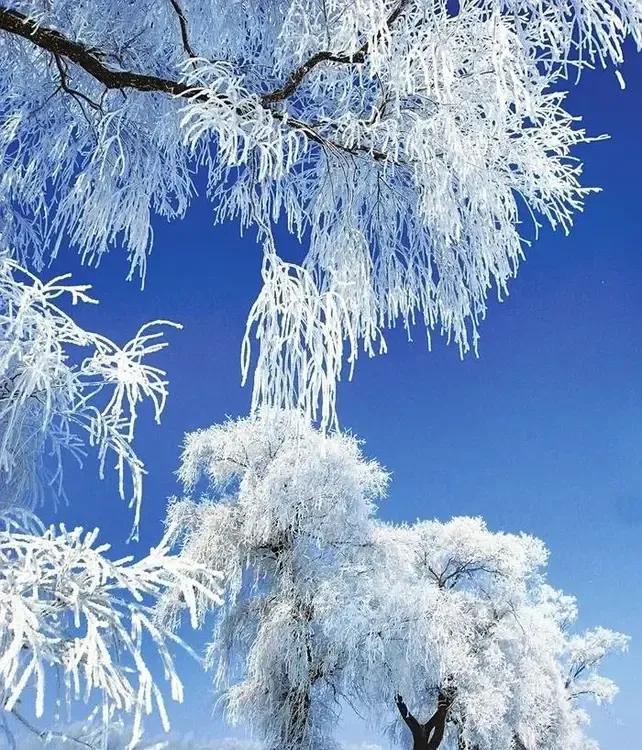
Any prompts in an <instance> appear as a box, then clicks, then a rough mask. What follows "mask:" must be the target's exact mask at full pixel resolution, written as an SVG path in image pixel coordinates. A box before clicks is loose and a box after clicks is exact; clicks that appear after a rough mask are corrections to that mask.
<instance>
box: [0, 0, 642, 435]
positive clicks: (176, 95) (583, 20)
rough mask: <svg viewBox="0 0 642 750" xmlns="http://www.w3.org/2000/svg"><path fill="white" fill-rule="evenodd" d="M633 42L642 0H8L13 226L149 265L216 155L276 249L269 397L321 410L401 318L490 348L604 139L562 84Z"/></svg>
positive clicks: (232, 215)
mask: <svg viewBox="0 0 642 750" xmlns="http://www.w3.org/2000/svg"><path fill="white" fill-rule="evenodd" d="M627 37H631V38H632V40H633V42H634V43H635V44H636V45H637V46H638V47H639V46H640V44H641V42H642V11H641V10H640V4H639V2H638V0H547V1H546V2H544V1H543V0H464V1H463V2H459V3H450V2H447V1H446V0H437V1H436V2H435V1H434V0H430V1H428V0H351V1H350V2H348V3H346V2H344V0H323V1H321V0H279V2H256V1H255V0H251V1H250V2H244V3H240V2H230V1H229V0H207V1H206V2H205V1H204V0H154V1H152V0H139V1H138V2H136V3H132V2H127V1H126V0H91V2H89V1H88V0H3V1H2V3H0V64H1V65H2V69H3V76H2V81H1V83H0V113H1V115H0V123H1V127H0V154H1V158H2V164H3V174H2V178H1V180H0V235H1V238H2V240H3V242H4V243H5V244H6V245H7V246H10V247H12V248H13V249H14V251H15V253H16V254H17V256H18V257H19V258H20V259H27V260H29V261H30V262H32V263H35V264H36V265H41V264H42V263H43V262H44V261H45V260H46V259H47V258H48V257H50V256H51V255H55V254H56V253H57V252H58V251H59V248H60V247H61V245H62V244H64V243H66V242H69V243H71V244H72V245H74V246H76V247H77V248H78V250H79V251H80V252H81V253H82V255H83V257H84V258H85V259H86V260H88V261H94V262H98V261H99V260H100V257H101V256H102V255H103V254H104V253H105V252H106V251H107V250H108V248H109V246H110V245H112V244H115V243H117V242H122V243H123V244H124V246H125V248H126V250H127V252H128V255H129V260H130V263H131V269H132V272H135V271H139V272H140V273H141V274H144V270H145V264H146V260H147V254H148V251H149V249H150V246H151V240H152V232H151V222H152V216H153V215H154V214H157V215H159V216H162V217H165V218H169V219H172V218H177V217H182V216H184V215H185V213H186V212H187V210H188V208H189V205H190V202H191V200H192V197H193V195H194V194H195V186H196V185H198V184H200V182H199V180H200V178H199V177H197V175H198V174H199V173H200V172H201V173H204V180H205V181H206V183H207V192H208V195H209V197H210V199H211V201H212V204H213V213H214V218H215V220H217V221H223V220H227V219H235V220H237V221H238V222H239V223H240V224H241V225H242V226H243V227H247V226H250V225H253V226H254V227H256V228H257V229H258V232H259V235H260V239H261V241H262V242H263V243H264V246H265V259H264V264H263V277H264V287H263V289H262V291H261V293H260V296H259V298H258V299H257V301H256V304H255V306H254V307H253V309H252V310H251V312H250V316H249V320H248V331H247V336H246V339H245V344H244V350H243V366H244V372H245V374H246V375H247V374H248V372H249V369H250V366H251V358H252V354H251V351H250V342H251V341H252V339H253V338H256V339H258V342H259V350H258V354H257V358H256V376H255V381H254V403H255V405H258V404H259V403H268V404H272V405H282V406H300V407H302V408H303V409H304V411H305V412H306V413H307V414H308V415H316V416H318V417H319V418H320V419H321V421H322V422H323V423H324V424H328V423H330V422H332V421H333V420H334V417H335V415H334V398H335V389H336V381H337V379H338V377H339V375H340V373H341V370H342V366H343V364H344V363H346V362H347V363H348V365H349V368H350V369H351V368H352V366H353V365H354V362H355V360H356V358H357V356H358V353H359V351H360V350H365V352H366V353H367V354H369V355H372V354H374V353H375V352H376V351H383V350H385V347H386V344H385V340H384V331H385V329H386V328H388V327H389V326H392V325H395V324H396V323H397V322H400V323H402V324H403V325H404V326H406V327H407V328H409V327H410V326H411V325H412V324H413V323H415V321H417V320H419V321H421V322H422V323H423V325H424V326H425V328H426V331H427V333H428V336H430V333H431V332H432V331H434V330H436V331H441V332H442V333H443V334H444V335H445V336H446V337H447V338H448V339H449V340H453V341H454V342H455V343H456V345H457V346H458V347H459V349H460V351H461V352H462V353H463V352H466V351H467V350H468V349H470V348H471V347H473V348H474V347H476V344H477V338H478V326H479V322H480V319H481V318H483V316H484V314H485V311H486V300H487V295H488V293H489V291H490V290H491V288H493V287H495V288H496V293H497V294H498V295H500V296H502V295H503V294H505V293H506V292H507V285H508V282H509V280H510V278H511V277H512V276H513V275H515V274H516V273H517V269H518V266H519V263H520V261H521V258H522V255H523V252H524V247H525V244H527V242H528V241H529V238H531V237H532V236H533V235H536V234H537V230H538V228H539V225H540V223H541V222H542V221H546V222H548V223H549V224H551V225H552V226H553V227H561V228H562V229H563V230H564V231H567V230H568V229H569V227H570V225H571V222H572V218H573V214H574V213H575V212H576V211H578V210H579V209H580V208H581V207H582V204H583V200H584V198H585V196H586V194H587V193H588V192H589V190H588V189H587V188H586V187H582V186H581V184H580V165H579V164H578V163H577V161H576V160H575V158H574V156H573V148H574V146H576V145H577V144H578V143H582V142H586V141H587V140H590V138H589V137H588V136H587V134H586V133H585V131H584V130H582V129H581V128H580V127H579V126H578V125H577V122H576V118H575V117H573V116H572V115H571V114H570V113H569V112H568V111H567V110H566V109H565V104H564V93H563V91H562V89H563V88H564V86H565V85H567V83H568V82H569V81H571V80H573V81H574V80H576V79H577V78H579V75H580V73H581V72H582V71H583V70H584V69H586V68H590V67H592V66H595V65H605V66H606V65H613V66H615V67H616V68H617V66H619V64H620V63H621V62H622V60H623V43H624V41H625V39H626V38H627ZM616 72H617V71H616ZM618 76H619V77H620V81H621V83H622V84H623V81H622V79H621V76H620V74H619V72H618ZM529 217H532V229H530V230H529V229H528V228H526V226H525V221H524V220H525V219H529ZM276 223H281V224H282V225H285V226H287V227H288V228H289V230H290V231H291V232H292V234H293V235H295V236H296V237H297V238H299V239H301V240H303V242H304V244H305V248H306V249H305V252H304V256H303V259H302V260H301V262H300V263H299V264H289V263H285V262H284V261H282V260H281V259H280V258H279V255H278V247H277V246H276V243H275V240H274V236H273V233H272V227H273V226H274V225H275V224H276ZM319 406H320V407H321V411H320V412H319V411H317V410H318V407H319Z"/></svg>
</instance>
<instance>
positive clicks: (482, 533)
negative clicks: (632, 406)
mask: <svg viewBox="0 0 642 750" xmlns="http://www.w3.org/2000/svg"><path fill="white" fill-rule="evenodd" d="M372 538H373V541H374V544H373V545H371V546H368V547H365V548H364V555H363V557H362V561H363V567H362V568H361V570H360V574H359V576H357V577H355V578H354V580H353V581H350V580H349V579H347V578H345V579H344V581H345V590H344V591H343V592H341V591H335V595H336V597H337V606H339V607H340V609H341V613H342V614H341V617H340V618H336V617H335V618H332V619H331V620H330V621H331V623H332V627H333V632H334V633H335V637H336V638H338V639H339V638H341V637H345V638H346V639H347V640H346V651H347V652H348V653H352V654H354V656H353V666H352V670H351V673H350V672H347V671H346V672H345V673H344V675H345V677H346V679H348V680H349V681H350V680H351V681H353V682H354V683H355V685H354V687H356V689H357V693H358V694H359V695H361V696H362V699H363V700H364V701H365V702H366V703H368V704H369V705H371V706H374V707H375V708H376V710H377V711H378V712H380V711H382V710H383V709H384V706H385V704H386V703H387V704H388V705H389V706H392V705H393V701H394V702H395V703H396V705H397V709H398V713H399V718H400V720H399V721H398V723H397V725H396V730H397V735H399V733H401V735H402V736H403V735H404V733H407V731H408V729H409V730H410V734H411V735H412V738H413V748H414V750H436V748H443V749H444V750H445V749H446V748H448V750H451V748H452V750H514V749H515V748H516V747H517V748H520V747H521V748H524V749H525V750H584V749H585V748H587V747H589V742H588V740H587V739H586V737H585V734H584V731H583V725H584V723H585V720H586V714H585V712H584V710H583V706H582V705H578V704H577V702H576V700H575V699H576V698H578V697H579V696H580V695H585V696H592V697H593V698H594V699H595V700H597V701H598V702H601V701H605V700H606V701H610V700H611V699H612V698H613V697H614V695H615V693H616V692H617V691H616V688H615V685H614V684H613V683H612V682H611V681H610V680H607V679H606V678H603V677H600V676H599V675H598V674H597V673H596V671H595V670H596V668H597V666H598V664H599V662H600V661H601V660H602V658H603V657H604V656H605V655H606V654H607V653H608V652H610V651H613V650H619V649H622V648H625V647H626V645H627V641H628V639H627V638H626V637H625V636H623V635H621V634H619V633H614V632H612V631H609V630H606V629H603V628H598V629H597V630H595V631H591V632H589V633H585V634H582V635H575V634H572V633H571V632H570V630H569V628H570V626H571V625H572V622H573V620H574V618H575V616H576V605H575V601H574V599H573V598H572V597H568V596H564V595H563V594H561V592H559V591H556V590H554V589H552V588H551V587H550V586H548V585H547V584H546V581H545V575H544V573H545V570H544V566H545V563H546V560H547V550H546V548H545V547H544V545H543V543H542V542H541V541H540V540H538V539H535V538H533V537H530V536H528V535H523V534H522V535H519V536H516V535H512V534H503V533H494V532H491V531H489V530H488V529H487V527H486V525H485V524H484V523H483V521H481V520H480V519H476V518H455V519H452V520H451V521H448V522H446V523H442V522H437V521H429V522H425V521H420V522H417V523H415V524H413V525H412V526H402V527H394V526H389V525H383V524H376V526H375V528H374V530H373V535H372ZM333 585H334V584H333ZM353 689H354V688H353ZM377 715H380V713H378V714H377ZM405 725H407V728H406V726H405Z"/></svg>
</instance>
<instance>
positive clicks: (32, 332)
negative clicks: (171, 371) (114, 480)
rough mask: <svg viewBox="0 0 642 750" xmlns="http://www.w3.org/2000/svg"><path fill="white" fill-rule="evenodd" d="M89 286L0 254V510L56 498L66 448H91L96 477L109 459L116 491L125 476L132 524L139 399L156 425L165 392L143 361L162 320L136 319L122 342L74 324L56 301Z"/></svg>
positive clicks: (137, 497) (138, 465) (138, 481)
mask: <svg viewBox="0 0 642 750" xmlns="http://www.w3.org/2000/svg"><path fill="white" fill-rule="evenodd" d="M89 290H90V287H89V286H87V285H77V284H71V283H70V282H69V277H68V276H59V277H57V278H53V279H51V280H50V281H47V282H43V281H41V280H39V279H38V278H37V277H36V276H34V275H33V274H31V273H30V272H29V271H27V270H26V269H25V268H22V267H21V266H19V265H18V264H17V263H16V262H15V261H12V260H10V259H9V258H8V257H7V256H6V255H3V256H1V257H0V486H1V487H2V491H3V497H2V500H1V501H0V506H1V507H3V508H7V507H9V508H12V507H16V506H26V507H31V508H33V507H34V506H36V505H37V504H38V502H39V501H40V500H41V498H42V496H43V494H44V493H45V492H46V491H47V490H48V489H50V490H51V491H52V493H53V494H54V496H55V497H56V498H58V497H60V495H62V494H63V488H62V471H63V460H64V457H65V454H70V455H71V456H72V457H74V458H76V459H77V460H79V461H81V460H82V458H83V455H84V453H85V445H86V444H87V443H88V444H89V445H90V446H93V447H95V449H96V451H97V454H98V458H99V462H100V472H101V475H102V474H103V472H104V469H105V465H106V462H107V461H108V460H112V459H113V460H114V461H115V467H116V470H117V472H118V476H119V488H120V494H121V497H125V493H126V480H127V476H129V477H130V479H131V485H132V489H131V505H132V506H133V507H134V513H135V515H134V528H136V527H137V525H138V519H139V510H140V503H141V498H142V480H143V474H144V466H143V463H142V461H141V460H140V458H139V457H138V456H137V455H136V453H135V451H134V449H133V445H132V442H133V439H134V432H135V424H136V418H137V412H138V408H139V405H140V403H141V402H142V401H144V400H147V401H149V403H150V404H151V405H152V407H153V411H154V418H155V419H156V421H157V422H158V421H159V420H160V417H161V413H162V411H163V409H164V407H165V401H166V398H167V380H166V379H165V372H164V371H163V370H161V369H159V368H158V367H155V366H153V365H151V364H148V362H147V358H148V357H149V356H150V355H153V354H155V353H157V352H159V351H161V350H162V349H164V348H165V347H166V346H167V343H166V342H165V341H163V338H162V337H163V328H166V327H168V326H171V327H177V328H179V327H180V326H178V325H177V324H175V323H171V322H168V321H161V320H158V321H154V322H152V323H148V324H145V325H143V326H142V327H141V328H140V329H139V331H138V333H137V334H136V336H135V337H134V338H133V339H132V340H131V341H129V342H128V343H127V344H125V345H124V346H122V347H121V346H118V345H117V344H115V343H114V342H112V341H110V340H109V339H108V338H106V337H104V336H102V335H100V334H97V333H93V332H91V331H87V330H85V329H83V328H81V327H80V326H79V325H78V324H77V323H76V322H75V321H74V320H73V318H72V317H71V316H70V315H69V313H67V312H66V311H65V310H63V308H62V307H60V306H59V300H61V299H64V298H66V299H67V300H68V302H70V303H71V304H72V305H76V304H78V303H86V304H94V303H95V302H96V300H94V299H93V298H92V297H90V296H89Z"/></svg>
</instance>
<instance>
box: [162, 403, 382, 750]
mask: <svg viewBox="0 0 642 750" xmlns="http://www.w3.org/2000/svg"><path fill="white" fill-rule="evenodd" d="M180 476H181V478H182V480H183V481H184V482H185V484H186V486H187V487H188V488H191V489H193V488H194V487H195V485H197V483H198V481H199V480H200V479H201V478H203V477H204V478H206V479H207V481H208V484H209V488H208V493H209V495H210V497H209V499H204V500H202V501H201V502H194V501H190V500H183V501H175V502H174V503H173V504H171V506H170V509H169V515H168V517H169V525H170V527H173V528H175V529H176V530H177V532H178V531H180V530H181V529H182V533H181V535H180V536H181V537H182V541H183V544H184V554H185V556H186V557H187V558H188V559H189V560H194V561H195V562H196V563H197V564H200V565H205V566H207V567H212V568H215V569H217V570H221V571H222V573H223V576H224V586H225V593H224V600H225V604H224V605H223V607H222V608H221V610H220V615H219V617H218V621H217V627H216V630H215V633H214V638H213V640H212V642H211V644H210V646H209V649H208V663H209V667H210V668H211V669H212V671H213V675H214V682H215V686H216V688H217V689H218V690H219V691H220V693H221V699H222V702H223V704H224V706H225V709H226V713H227V716H228V718H229V720H230V721H231V722H232V723H234V724H240V725H241V726H244V727H249V728H251V729H252V730H253V731H254V732H256V734H257V735H258V737H259V738H260V739H261V740H262V741H263V743H264V747H265V750H298V749H299V748H308V747H314V748H316V750H321V749H322V748H324V747H326V746H327V747H333V744H332V742H331V728H332V725H333V723H334V720H335V719H336V714H337V711H338V709H339V703H338V702H337V695H336V693H335V689H336V684H337V676H338V673H339V672H340V671H341V669H342V667H343V660H344V659H345V658H346V655H345V654H344V653H343V646H342V644H341V643H339V642H338V641H335V640H333V639H328V638H326V637H325V636H324V634H323V632H322V630H321V628H320V623H321V619H320V612H322V611H323V612H328V610H329V609H331V608H332V599H333V597H334V595H335V593H334V590H333V587H332V586H327V585H325V586H324V583H326V582H327V581H328V580H333V579H334V578H335V577H337V576H342V575H344V574H348V575H352V574H353V573H352V572H351V571H353V570H354V569H355V566H357V565H358V558H359V553H360V549H361V544H362V543H363V540H364V539H366V538H367V533H368V524H369V520H370V517H371V515H372V512H373V510H374V506H373V501H374V500H375V499H376V498H377V497H379V496H380V495H381V494H382V492H383V491H384V489H385V486H386V483H387V475H386V473H385V472H384V471H383V470H382V469H381V468H380V467H379V466H378V465H377V464H376V463H374V462H369V461H366V460H364V459H363V457H362V456H361V454H360V451H359V447H358V444H357V443H356V441H354V440H353V439H351V438H349V437H347V436H345V435H335V436H332V437H324V436H323V435H322V434H320V433H319V432H316V431H315V430H313V429H312V428H311V427H309V426H308V425H307V424H306V423H305V421H304V420H303V419H301V418H300V417H298V416H296V415H293V414H286V413H276V414H275V413H265V412H264V413H262V414H261V415H260V416H258V417H252V418H247V419H241V420H238V421H236V422H227V423H225V424H224V425H222V426H215V427H212V428H210V429H208V430H203V431H200V432H196V433H193V434H192V435H190V436H189V437H188V439H187V441H186V444H185V450H184V453H183V460H182V464H181V468H180ZM325 597H330V599H329V600H328V599H326V598H325ZM173 601H174V600H172V599H171V598H169V599H168V601H167V602H166V605H165V607H164V608H163V609H164V610H165V611H164V614H165V618H166V619H167V618H169V620H170V621H171V620H172V604H173Z"/></svg>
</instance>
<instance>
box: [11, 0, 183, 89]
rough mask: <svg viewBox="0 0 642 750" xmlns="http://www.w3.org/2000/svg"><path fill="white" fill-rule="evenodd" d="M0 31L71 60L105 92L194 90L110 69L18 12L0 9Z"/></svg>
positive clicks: (91, 52)
mask: <svg viewBox="0 0 642 750" xmlns="http://www.w3.org/2000/svg"><path fill="white" fill-rule="evenodd" d="M0 29H3V30H4V31H8V32H10V33H12V34H16V35H17V36H21V37H23V38H24V39H27V40H29V41H30V42H32V43H33V44H35V45H36V46H38V47H40V48H41V49H44V50H46V51H47V52H51V53H52V54H53V55H60V56H62V57H65V58H67V59H68V60H71V62H73V63H75V64H76V65H78V66H79V67H81V68H82V69H83V70H85V71H86V72H87V73H89V75H91V76H92V77H93V78H95V79H96V80H97V81H99V82H100V83H102V85H103V86H105V88H108V89H126V88H131V89H137V90H138V91H157V92H159V93H163V94H172V95H173V96H188V95H191V94H193V89H192V88H190V87H189V86H187V85H186V84H184V83H181V82H180V81H172V80H170V79H167V78H160V77H158V76H150V75H145V74H141V73H132V72H130V71H123V70H112V69H111V68H109V67H108V66H107V65H105V64H104V62H103V58H104V55H102V54H101V53H99V52H97V51H96V50H93V49H91V48H90V47H88V46H86V45H84V44H82V43H81V42H75V41H73V40H71V39H69V38H68V37H66V36H65V35H64V34H61V33H60V32H59V31H57V30H56V29H51V28H49V27H47V26H40V25H39V24H37V23H36V22H35V21H34V20H33V19H31V18H29V17H28V16H25V15H24V14H22V13H20V12H19V11H17V10H9V9H7V8H3V7H0Z"/></svg>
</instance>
